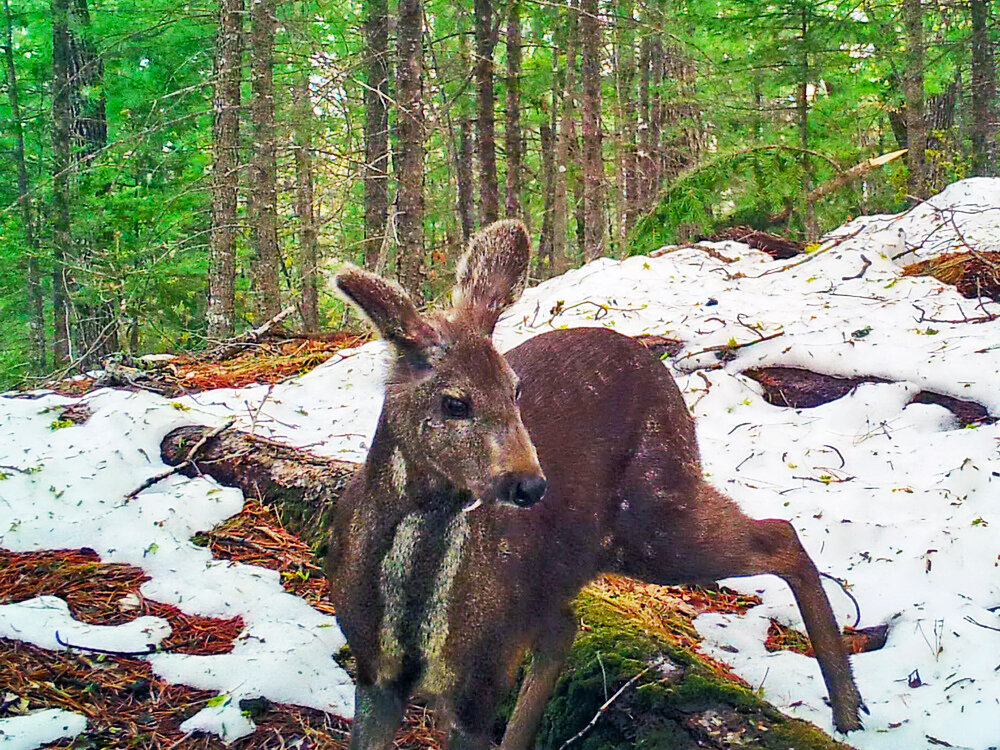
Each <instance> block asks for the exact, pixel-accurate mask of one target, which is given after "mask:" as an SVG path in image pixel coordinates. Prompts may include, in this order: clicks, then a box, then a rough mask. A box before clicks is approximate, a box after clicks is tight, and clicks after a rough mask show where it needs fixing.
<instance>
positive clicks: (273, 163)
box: [247, 0, 281, 322]
mask: <svg viewBox="0 0 1000 750" xmlns="http://www.w3.org/2000/svg"><path fill="white" fill-rule="evenodd" d="M275 14H276V5H275V0H250V26H251V29H250V70H251V79H250V88H251V93H252V99H251V101H250V120H251V124H252V125H253V136H252V137H253V153H252V156H251V159H250V186H249V187H250V191H249V200H248V202H247V204H248V205H247V208H248V211H249V214H250V216H249V219H250V237H251V245H252V248H253V251H254V259H253V281H254V313H255V317H256V319H257V321H258V322H263V321H265V320H268V319H270V318H273V317H274V316H275V315H277V314H278V313H279V312H280V311H281V290H280V288H279V280H278V277H279V267H280V265H281V258H280V255H279V251H278V196H277V171H278V168H277V157H276V148H275V134H274V33H275V27H276V26H277V17H276V15H275Z"/></svg>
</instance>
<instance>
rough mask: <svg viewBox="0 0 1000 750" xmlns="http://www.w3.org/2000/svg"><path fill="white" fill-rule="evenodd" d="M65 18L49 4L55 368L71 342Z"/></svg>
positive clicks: (61, 7) (62, 7)
mask: <svg viewBox="0 0 1000 750" xmlns="http://www.w3.org/2000/svg"><path fill="white" fill-rule="evenodd" d="M69 15H70V14H69V0H52V315H53V333H52V360H53V364H54V365H56V366H57V367H58V366H61V365H65V364H67V363H68V362H69V360H70V356H71V352H70V342H71V341H72V336H71V330H70V316H69V284H70V276H69V270H68V268H67V264H68V262H69V259H70V258H71V257H72V236H71V234H70V232H71V225H70V203H71V197H70V171H71V170H72V168H73V154H72V146H71V143H70V139H71V137H72V136H71V132H72V127H73V109H72V104H71V101H70V90H71V83H70V67H69V66H70V42H69Z"/></svg>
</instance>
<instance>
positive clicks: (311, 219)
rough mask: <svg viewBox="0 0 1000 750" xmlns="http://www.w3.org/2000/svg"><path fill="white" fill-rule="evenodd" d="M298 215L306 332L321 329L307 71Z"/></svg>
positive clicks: (300, 101)
mask: <svg viewBox="0 0 1000 750" xmlns="http://www.w3.org/2000/svg"><path fill="white" fill-rule="evenodd" d="M294 96H295V99H296V102H295V104H296V107H295V108H296V110H297V112H296V115H297V117H296V119H295V212H296V213H297V214H298V219H299V263H298V266H299V295H300V296H299V314H300V315H301V316H302V327H303V330H305V331H306V333H314V332H316V331H318V330H319V243H318V241H317V236H316V216H315V210H314V207H313V164H312V122H313V108H312V99H311V97H310V95H309V73H308V69H305V70H304V71H303V72H302V74H301V76H300V78H299V80H298V82H297V84H296V86H295V92H294Z"/></svg>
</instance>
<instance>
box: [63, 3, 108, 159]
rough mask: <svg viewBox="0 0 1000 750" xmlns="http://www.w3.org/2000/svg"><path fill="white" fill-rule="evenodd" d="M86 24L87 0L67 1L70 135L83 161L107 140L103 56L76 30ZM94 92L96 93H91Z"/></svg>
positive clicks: (104, 144)
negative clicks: (71, 134) (68, 14)
mask: <svg viewBox="0 0 1000 750" xmlns="http://www.w3.org/2000/svg"><path fill="white" fill-rule="evenodd" d="M89 26H90V10H89V8H88V7H87V0H71V4H70V33H69V51H70V83H71V85H70V106H71V108H72V110H73V137H74V138H75V139H76V142H77V144H78V145H79V150H78V152H77V158H78V159H79V160H81V161H85V160H87V159H89V158H91V157H93V156H94V155H96V154H97V153H98V152H99V151H100V150H101V149H103V148H104V147H105V146H106V145H107V143H108V121H107V112H106V110H107V105H106V101H105V95H104V89H103V86H102V84H103V81H104V59H103V58H102V57H101V55H100V53H98V51H97V50H96V49H95V47H94V44H93V42H92V41H91V40H90V39H89V38H88V37H87V36H85V35H84V34H85V33H86V32H84V34H81V33H80V30H85V29H87V28H88V27H89ZM95 92H96V94H97V95H96V96H94V93H95Z"/></svg>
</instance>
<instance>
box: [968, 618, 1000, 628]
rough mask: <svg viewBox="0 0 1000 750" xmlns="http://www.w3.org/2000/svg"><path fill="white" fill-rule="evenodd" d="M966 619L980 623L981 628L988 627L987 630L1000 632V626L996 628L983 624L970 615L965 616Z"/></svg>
mask: <svg viewBox="0 0 1000 750" xmlns="http://www.w3.org/2000/svg"><path fill="white" fill-rule="evenodd" d="M965 621H966V622H971V623H972V624H973V625H978V626H979V627H981V628H986V629H987V630H996V631H997V632H1000V628H995V627H993V626H992V625H983V623H981V622H977V621H976V620H973V619H972V617H971V616H970V615H966V616H965Z"/></svg>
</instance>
